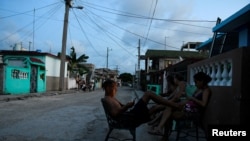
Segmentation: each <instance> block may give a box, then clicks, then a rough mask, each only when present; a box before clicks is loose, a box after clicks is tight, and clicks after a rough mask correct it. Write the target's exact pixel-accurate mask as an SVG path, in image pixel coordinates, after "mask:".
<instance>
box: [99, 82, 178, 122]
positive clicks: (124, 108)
mask: <svg viewBox="0 0 250 141" xmlns="http://www.w3.org/2000/svg"><path fill="white" fill-rule="evenodd" d="M103 89H104V90H105V96H104V101H105V102H106V103H107V105H108V110H109V111H110V114H111V116H112V117H113V118H118V117H119V116H121V115H122V113H125V112H127V113H131V114H132V115H133V122H134V123H135V124H136V126H139V125H141V124H143V123H146V122H148V121H150V115H151V114H152V113H153V112H154V111H152V110H150V109H149V108H148V107H147V104H148V102H149V101H150V100H153V101H154V102H156V103H160V104H164V105H168V106H173V107H176V108H178V104H176V103H174V102H171V101H169V100H167V99H164V98H162V97H160V96H157V95H156V94H154V93H152V92H145V94H144V95H143V96H142V97H141V98H140V100H139V101H138V102H137V103H135V102H134V101H132V102H128V103H127V104H122V103H121V102H120V101H119V100H117V99H116V98H115V96H116V93H117V84H116V82H115V81H113V80H106V81H105V82H104V83H103ZM133 106H134V107H133ZM132 107H133V108H132ZM130 108H132V109H131V110H128V109H130Z"/></svg>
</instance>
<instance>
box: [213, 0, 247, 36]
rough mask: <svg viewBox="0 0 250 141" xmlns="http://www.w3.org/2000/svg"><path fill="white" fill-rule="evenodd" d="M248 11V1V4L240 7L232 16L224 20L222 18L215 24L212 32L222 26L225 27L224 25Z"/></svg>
mask: <svg viewBox="0 0 250 141" xmlns="http://www.w3.org/2000/svg"><path fill="white" fill-rule="evenodd" d="M248 11H250V3H249V4H248V5H246V6H245V7H243V8H242V9H240V10H239V11H238V12H236V13H235V14H233V15H232V16H230V17H228V18H227V19H226V20H224V21H223V22H221V23H220V24H218V25H216V26H215V27H214V28H213V32H216V31H219V30H220V29H222V28H223V27H225V26H226V25H228V24H229V23H232V22H234V21H235V20H237V18H239V17H240V16H242V15H244V14H246V13H247V12H248Z"/></svg>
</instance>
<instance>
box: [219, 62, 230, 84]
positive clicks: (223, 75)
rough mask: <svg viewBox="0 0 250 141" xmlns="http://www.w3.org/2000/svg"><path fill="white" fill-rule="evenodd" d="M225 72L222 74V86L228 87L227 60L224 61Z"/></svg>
mask: <svg viewBox="0 0 250 141" xmlns="http://www.w3.org/2000/svg"><path fill="white" fill-rule="evenodd" d="M222 66H223V71H222V74H221V77H222V80H221V82H220V86H226V85H227V81H228V71H227V60H223V61H222Z"/></svg>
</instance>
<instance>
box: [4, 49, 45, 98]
mask: <svg viewBox="0 0 250 141" xmlns="http://www.w3.org/2000/svg"><path fill="white" fill-rule="evenodd" d="M1 53H3V54H2V55H3V56H2V61H3V68H4V69H2V71H3V72H2V74H3V79H2V85H3V87H2V88H3V89H2V93H4V94H24V93H36V92H45V91H46V77H45V76H46V71H45V63H44V61H43V60H44V57H42V56H36V54H35V55H34V56H33V55H32V56H31V54H32V53H30V54H22V53H20V52H19V54H16V53H14V52H13V51H11V52H9V51H7V52H1ZM37 55H38V54H37Z"/></svg>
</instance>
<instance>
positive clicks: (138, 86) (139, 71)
mask: <svg viewBox="0 0 250 141" xmlns="http://www.w3.org/2000/svg"><path fill="white" fill-rule="evenodd" d="M140 48H141V40H140V39H139V42H138V80H137V88H138V89H140V83H141V76H140V75H141V69H140V54H141V52H140V50H141V49H140Z"/></svg>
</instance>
